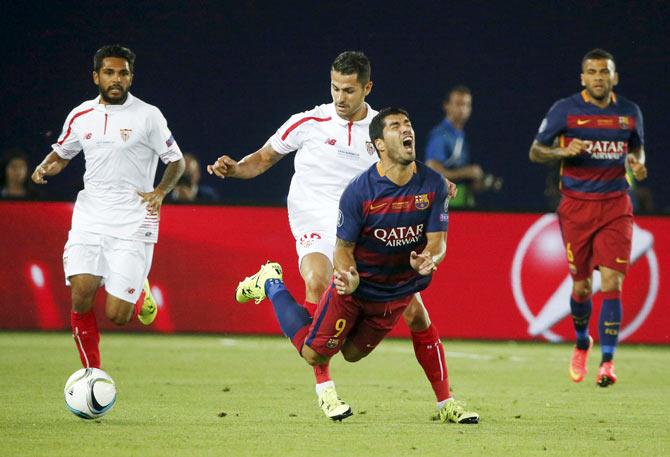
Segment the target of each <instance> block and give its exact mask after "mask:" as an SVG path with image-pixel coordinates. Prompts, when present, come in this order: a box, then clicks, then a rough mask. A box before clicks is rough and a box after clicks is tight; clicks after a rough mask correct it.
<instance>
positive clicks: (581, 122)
mask: <svg viewBox="0 0 670 457" xmlns="http://www.w3.org/2000/svg"><path fill="white" fill-rule="evenodd" d="M589 122H591V119H577V125H584V124H588V123H589Z"/></svg>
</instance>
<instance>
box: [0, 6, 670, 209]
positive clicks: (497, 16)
mask: <svg viewBox="0 0 670 457" xmlns="http://www.w3.org/2000/svg"><path fill="white" fill-rule="evenodd" d="M2 10H3V13H2V17H1V18H0V25H1V26H0V34H1V36H2V42H3V51H4V55H3V59H2V68H3V72H2V74H3V82H4V84H3V87H2V94H3V95H2V101H3V105H4V109H3V114H2V122H1V123H0V147H1V148H2V150H3V154H4V156H6V155H7V154H8V151H13V150H15V149H19V150H20V151H24V152H25V154H26V155H27V157H28V162H29V166H28V168H29V170H32V169H33V167H34V166H35V165H36V164H37V163H38V162H39V161H40V160H41V158H42V157H43V156H44V155H45V154H46V153H47V152H49V150H50V144H51V143H53V142H54V141H55V140H56V138H57V136H58V135H59V134H60V131H61V128H62V125H63V122H64V120H65V117H66V115H67V114H68V113H69V111H70V110H71V109H72V108H74V107H75V106H77V105H78V104H79V103H81V102H82V101H83V100H86V99H91V98H94V97H95V96H96V95H97V92H96V88H95V86H94V85H93V83H92V81H91V67H92V56H93V54H94V52H95V51H96V50H97V49H98V48H99V47H100V46H102V45H104V44H109V43H120V44H123V45H126V46H128V47H130V48H131V49H132V50H133V51H134V52H135V53H136V54H137V62H136V69H135V72H136V74H135V82H134V86H133V88H132V92H133V93H134V94H135V95H136V96H138V97H139V98H141V99H143V100H145V101H147V102H149V103H151V104H154V105H156V106H158V107H159V108H160V109H161V110H162V112H163V114H164V115H165V117H166V118H167V120H168V123H169V127H170V129H171V130H172V132H173V133H174V136H175V138H176V139H177V141H178V142H179V144H180V146H181V148H182V150H183V151H184V152H191V153H193V154H194V155H195V156H196V157H197V158H198V159H199V161H200V162H201V164H202V165H203V166H204V165H205V164H207V163H210V162H212V161H213V160H215V159H216V157H218V156H219V155H221V154H224V153H225V154H229V155H231V156H233V157H235V158H240V157H242V156H244V155H245V154H247V153H249V152H253V151H255V150H256V149H257V148H258V147H260V146H261V145H262V144H263V143H264V142H265V141H266V139H267V138H268V137H269V136H270V135H271V134H272V133H274V131H275V130H276V129H277V128H278V127H279V126H280V125H281V124H282V123H283V122H284V121H285V120H286V119H287V118H288V117H289V115H290V114H292V113H295V112H299V111H303V110H306V109H309V108H311V107H313V106H314V105H317V104H321V103H326V102H328V101H330V94H329V74H328V70H329V66H330V64H331V62H332V60H333V59H334V57H335V56H336V55H337V54H338V53H340V52H341V51H343V50H362V51H364V52H365V53H366V54H367V55H368V56H369V58H370V59H371V61H372V79H373V81H374V88H373V91H372V93H371V95H370V97H369V98H368V101H369V103H370V104H371V105H372V106H373V107H375V108H377V109H379V108H382V107H384V106H388V105H399V106H402V107H405V108H406V109H408V111H409V112H410V114H411V116H412V120H413V123H414V126H415V130H416V133H417V136H418V147H417V153H418V156H419V158H420V159H422V158H423V157H424V154H425V152H424V148H425V145H426V138H427V134H428V132H429V131H430V129H431V128H432V127H433V126H434V125H436V124H438V123H439V122H440V121H441V120H442V119H443V116H444V115H443V112H442V101H443V99H444V96H445V93H446V92H447V91H448V89H449V88H451V87H452V86H455V85H458V84H463V85H466V86H468V87H469V88H470V90H471V92H472V100H473V112H472V116H471V118H470V121H469V122H468V124H467V125H466V127H465V132H466V135H467V138H468V141H469V142H470V152H471V156H472V161H473V162H474V163H477V164H480V165H481V167H482V168H483V169H484V170H485V171H486V172H487V173H491V174H492V175H494V176H495V177H496V178H500V180H501V181H502V187H501V188H500V190H499V191H497V192H495V191H491V192H484V193H481V194H479V195H478V196H477V205H476V206H477V208H479V209H484V210H491V209H493V210H507V211H543V210H553V209H554V208H553V205H555V201H556V200H555V198H554V199H552V196H551V195H545V193H547V192H548V193H550V192H551V189H546V190H545V188H546V187H547V182H549V183H550V184H551V183H554V182H555V181H556V179H557V178H554V177H552V173H553V170H552V169H551V168H550V167H545V166H542V165H537V164H531V163H530V162H529V160H528V148H529V146H530V144H531V142H532V140H533V138H534V135H535V133H536V131H537V128H538V127H539V124H540V122H541V120H542V118H543V117H544V114H545V113H546V111H547V110H548V109H549V107H550V106H551V105H552V103H553V102H554V101H556V100H557V99H559V98H563V97H566V96H569V95H571V94H573V93H575V92H578V91H579V90H580V86H579V73H580V60H581V58H582V56H583V55H584V54H585V53H586V52H587V51H588V50H590V49H592V48H594V47H602V48H604V49H606V50H608V51H610V52H611V53H612V54H614V56H615V58H616V61H617V69H618V72H619V75H620V80H621V82H620V84H619V87H618V88H616V91H617V92H618V93H620V94H622V95H624V96H626V97H627V98H629V99H631V100H633V101H634V102H636V103H637V104H638V105H639V106H640V107H641V109H642V112H643V114H644V120H645V133H646V150H647V157H648V168H649V179H648V180H647V181H646V182H645V183H643V189H642V191H643V192H647V193H648V194H649V195H650V196H651V199H652V205H651V206H650V207H646V206H645V207H643V208H642V209H641V210H639V211H638V212H644V211H646V212H653V213H667V212H670V201H668V198H667V196H668V195H670V180H668V179H666V177H667V176H668V175H670V160H669V159H668V157H667V151H666V149H667V146H666V144H664V143H665V140H666V139H665V137H664V136H663V135H664V131H665V129H666V128H667V126H668V125H670V110H668V105H669V104H670V79H669V78H668V77H667V75H668V71H669V70H670V65H669V63H670V53H668V50H669V49H670V46H668V45H669V44H670V39H669V38H668V36H670V28H669V26H668V25H669V19H668V18H669V14H668V13H670V3H669V2H666V1H627V2H623V1H612V2H607V1H580V2H573V1H565V2H519V1H511V2H509V1H508V2H493V1H491V2H486V1H473V2H451V1H440V2H435V1H418V2H413V3H394V2H382V1H375V0H373V1H366V2H353V1H344V0H342V1H328V0H326V1H319V2H306V1H291V2H264V1H252V0H246V1H245V0H242V1H235V2H230V1H223V2H202V1H192V2H159V1H135V2H114V3H110V4H103V3H98V2H95V3H94V2H90V3H89V2H62V1H49V2H39V1H38V2H12V1H9V2H7V1H6V2H3V7H2ZM292 167H293V163H292V158H288V159H285V160H283V161H281V162H280V163H279V164H278V166H276V167H274V168H273V169H271V170H270V171H269V172H268V173H267V174H266V175H265V176H263V177H262V178H259V180H255V181H253V180H252V181H246V182H244V181H237V180H228V181H226V182H225V183H224V182H223V181H220V180H217V179H214V178H211V177H210V176H208V175H206V173H205V174H204V175H203V177H202V180H201V185H205V186H209V187H211V189H210V190H212V191H214V194H213V195H215V196H216V197H218V198H215V197H213V198H211V199H208V200H209V201H214V200H218V201H219V202H222V203H226V204H254V205H258V204H261V205H278V206H281V205H283V204H284V203H285V197H286V194H287V192H288V182H289V180H290V176H291V174H292ZM82 170H83V160H82V159H81V158H77V160H74V161H73V163H72V165H71V166H70V167H69V168H68V169H66V172H65V173H64V175H63V176H59V177H58V178H57V179H52V180H51V182H50V183H49V184H48V185H47V186H46V187H45V188H41V189H40V196H41V197H42V198H49V199H61V200H72V199H74V197H75V195H76V192H77V191H78V190H79V189H80V188H81V187H82V185H83V183H82ZM158 176H160V172H159V173H158ZM548 176H549V181H547V179H548ZM3 179H4V178H3ZM549 187H551V186H549Z"/></svg>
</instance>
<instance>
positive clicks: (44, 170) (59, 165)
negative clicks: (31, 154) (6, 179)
mask: <svg viewBox="0 0 670 457" xmlns="http://www.w3.org/2000/svg"><path fill="white" fill-rule="evenodd" d="M69 163H70V160H68V159H64V158H62V157H61V156H59V155H58V154H56V151H51V152H50V153H49V154H47V156H46V157H45V158H44V160H43V161H42V163H40V164H39V165H38V166H37V167H35V170H34V171H33V174H32V176H31V177H30V178H31V179H32V180H33V182H34V183H35V184H46V183H47V180H46V179H44V177H45V176H54V175H57V174H58V173H60V172H61V171H63V168H65V167H67V165H68V164H69Z"/></svg>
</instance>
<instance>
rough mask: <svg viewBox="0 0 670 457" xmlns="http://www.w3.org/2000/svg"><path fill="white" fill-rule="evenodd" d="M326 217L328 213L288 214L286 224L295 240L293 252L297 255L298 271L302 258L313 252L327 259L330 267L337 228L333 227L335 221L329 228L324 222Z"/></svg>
mask: <svg viewBox="0 0 670 457" xmlns="http://www.w3.org/2000/svg"><path fill="white" fill-rule="evenodd" d="M328 215H329V213H327V214H325V215H323V214H315V213H313V212H311V213H310V212H302V213H298V214H291V213H289V215H288V222H289V225H290V226H291V232H292V233H293V237H294V238H295V250H296V252H297V253H298V269H299V268H300V264H301V263H302V259H303V257H305V256H306V255H307V254H312V253H314V252H318V253H321V254H323V255H325V256H326V257H328V260H330V263H331V265H332V263H333V253H334V251H335V240H336V239H337V237H336V234H337V227H336V226H335V222H336V221H333V222H334V223H333V224H332V227H329V224H327V220H326V218H327V217H328ZM324 222H326V223H324Z"/></svg>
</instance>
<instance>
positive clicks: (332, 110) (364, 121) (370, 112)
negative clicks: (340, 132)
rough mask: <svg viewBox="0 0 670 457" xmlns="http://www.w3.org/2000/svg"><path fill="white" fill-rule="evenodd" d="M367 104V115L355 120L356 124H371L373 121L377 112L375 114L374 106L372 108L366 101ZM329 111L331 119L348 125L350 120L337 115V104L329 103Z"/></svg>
mask: <svg viewBox="0 0 670 457" xmlns="http://www.w3.org/2000/svg"><path fill="white" fill-rule="evenodd" d="M364 103H365V106H366V107H367V108H368V114H367V116H365V117H364V118H363V119H361V120H360V121H355V122H354V125H369V124H370V122H372V118H373V117H375V114H377V113H376V112H375V113H374V114H373V110H372V108H370V105H368V103H367V102H364ZM328 111H329V114H330V117H331V119H332V120H333V121H334V122H335V123H336V124H339V125H347V124H348V123H349V121H348V120H346V119H342V118H341V117H340V116H338V115H337V112H336V111H335V105H334V104H333V103H331V104H329V105H328Z"/></svg>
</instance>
